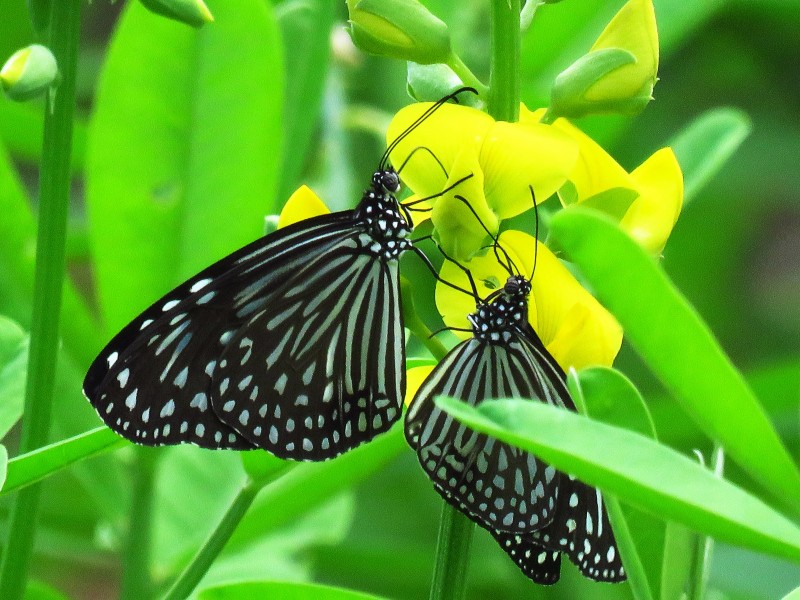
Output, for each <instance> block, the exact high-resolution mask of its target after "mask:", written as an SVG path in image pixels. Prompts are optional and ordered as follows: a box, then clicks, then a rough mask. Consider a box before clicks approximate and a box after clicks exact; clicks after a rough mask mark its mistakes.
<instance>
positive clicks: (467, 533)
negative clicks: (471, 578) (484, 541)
mask: <svg viewBox="0 0 800 600" xmlns="http://www.w3.org/2000/svg"><path fill="white" fill-rule="evenodd" d="M474 531H475V523H473V522H472V521H470V520H469V518H468V517H466V516H465V515H464V514H463V513H462V512H461V511H460V510H458V509H457V508H455V507H453V506H450V505H449V504H448V503H447V502H444V503H443V505H442V517H441V520H440V521H439V539H438V541H437V543H436V563H435V565H434V568H433V582H432V583H431V594H430V599H431V600H460V599H461V598H463V597H464V591H465V590H466V586H467V566H468V565H469V550H470V546H472V533H473V532H474Z"/></svg>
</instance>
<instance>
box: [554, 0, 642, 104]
mask: <svg viewBox="0 0 800 600" xmlns="http://www.w3.org/2000/svg"><path fill="white" fill-rule="evenodd" d="M657 73H658V30H657V29H656V18H655V12H654V10H653V3H652V0H630V1H629V2H628V3H627V4H626V5H625V6H623V7H622V9H620V11H619V12H618V13H617V14H616V15H615V16H614V18H613V19H612V20H611V22H610V23H609V24H608V26H607V27H606V28H605V29H604V30H603V33H601V34H600V37H599V38H597V41H596V42H595V43H594V45H593V46H592V48H591V50H590V51H589V53H588V54H586V55H585V56H582V57H581V58H579V59H578V60H577V61H575V62H574V63H573V64H572V65H570V66H569V67H568V68H567V69H566V70H564V71H563V72H562V73H561V74H559V76H558V77H557V78H556V81H555V84H554V85H553V92H552V103H551V112H552V113H553V115H555V116H563V117H569V118H576V117H581V116H584V115H587V114H591V113H599V112H615V113H622V114H636V113H638V112H640V111H641V110H642V109H644V107H645V106H647V103H648V102H650V100H651V99H652V93H653V86H655V83H656V81H657Z"/></svg>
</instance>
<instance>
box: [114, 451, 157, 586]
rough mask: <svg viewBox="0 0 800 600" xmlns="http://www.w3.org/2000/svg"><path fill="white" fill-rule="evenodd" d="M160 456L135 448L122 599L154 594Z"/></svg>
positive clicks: (154, 452)
mask: <svg viewBox="0 0 800 600" xmlns="http://www.w3.org/2000/svg"><path fill="white" fill-rule="evenodd" d="M158 456H159V453H158V450H154V449H152V448H136V460H135V462H134V465H133V469H134V475H133V494H132V500H131V502H132V504H131V512H130V515H129V517H128V533H127V539H126V543H127V546H126V548H125V554H124V556H123V566H124V571H123V573H122V586H121V591H120V600H146V599H147V598H150V597H152V593H153V589H152V579H151V576H150V573H151V570H150V548H151V541H152V535H153V523H152V512H153V510H152V509H153V488H154V485H153V484H154V477H155V464H156V459H157V457H158Z"/></svg>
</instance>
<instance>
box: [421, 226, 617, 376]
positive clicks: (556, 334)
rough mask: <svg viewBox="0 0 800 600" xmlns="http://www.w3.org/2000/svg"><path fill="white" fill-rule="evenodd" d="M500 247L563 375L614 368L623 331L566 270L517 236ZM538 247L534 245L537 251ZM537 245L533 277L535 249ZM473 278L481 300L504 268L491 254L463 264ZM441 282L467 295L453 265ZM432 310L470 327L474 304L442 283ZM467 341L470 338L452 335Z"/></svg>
mask: <svg viewBox="0 0 800 600" xmlns="http://www.w3.org/2000/svg"><path fill="white" fill-rule="evenodd" d="M499 243H500V245H501V246H502V247H503V248H504V249H505V251H506V252H507V253H508V254H509V256H510V257H511V260H512V261H513V265H514V266H515V268H516V269H518V270H519V273H520V274H521V275H524V276H525V277H527V278H529V279H530V281H531V294H530V297H529V301H528V320H529V321H530V323H531V326H532V327H533V329H534V330H535V331H536V333H537V334H538V335H539V337H540V338H541V340H542V343H543V344H544V345H545V347H546V348H547V350H548V351H549V352H550V354H552V355H553V357H554V358H555V359H556V361H558V363H559V364H560V365H561V366H562V367H563V368H564V370H567V369H569V368H570V367H574V368H576V369H581V368H584V367H588V366H590V365H606V366H609V365H611V364H612V363H613V361H614V358H615V357H616V355H617V353H618V352H619V349H620V346H621V345H622V328H621V327H620V325H619V324H618V323H617V321H616V320H615V319H614V317H612V316H611V314H610V313H609V312H608V311H606V310H605V309H604V308H603V307H602V306H601V305H600V303H599V302H597V300H595V299H594V297H592V295H591V294H589V292H587V291H586V290H585V289H584V288H583V287H582V286H581V285H580V283H578V281H577V280H576V279H575V278H574V277H573V276H572V274H571V273H570V272H569V270H568V269H567V268H566V267H565V266H564V265H563V264H562V263H561V261H560V260H558V258H556V256H555V255H554V254H553V253H552V252H551V251H550V250H549V249H548V248H547V247H546V246H545V245H544V244H542V243H541V242H538V241H537V240H535V238H533V237H532V236H530V235H528V234H526V233H522V232H520V231H513V230H509V231H505V232H503V233H502V234H501V235H500V238H499ZM535 245H536V246H535ZM537 246H538V250H537V255H536V270H535V272H533V260H534V248H535V247H537ZM466 266H467V267H468V268H469V270H470V271H471V272H472V275H473V277H474V279H475V282H476V284H477V287H478V294H479V295H480V296H481V297H482V298H485V297H486V296H488V295H489V294H491V293H492V292H493V291H494V290H496V289H498V288H499V287H502V286H503V284H504V283H505V281H506V278H507V277H508V272H507V271H506V269H505V268H504V267H503V266H502V265H501V264H500V263H498V261H497V259H496V258H495V256H494V254H493V253H491V252H490V253H488V254H486V255H485V256H480V257H476V258H474V259H473V260H471V261H469V263H467V264H466ZM440 276H441V277H442V279H445V280H446V281H450V282H452V283H454V284H456V285H458V286H460V287H462V288H464V289H466V290H469V289H470V285H469V280H468V279H467V276H466V275H465V274H464V272H463V271H462V270H461V269H460V268H458V267H457V266H456V265H454V264H452V263H450V262H447V261H445V263H444V264H443V266H442V270H441V272H440ZM436 306H437V307H438V308H439V312H440V313H441V315H442V318H443V320H444V322H445V324H446V325H447V326H449V327H460V328H469V324H468V321H467V315H468V314H469V313H471V312H474V310H475V301H474V299H473V298H472V297H471V296H470V295H467V294H464V293H461V292H459V291H458V290H454V289H452V288H450V287H448V286H446V285H443V284H441V283H439V284H437V286H436ZM456 333H457V335H460V336H463V337H465V338H466V337H469V335H470V334H468V333H460V332H456Z"/></svg>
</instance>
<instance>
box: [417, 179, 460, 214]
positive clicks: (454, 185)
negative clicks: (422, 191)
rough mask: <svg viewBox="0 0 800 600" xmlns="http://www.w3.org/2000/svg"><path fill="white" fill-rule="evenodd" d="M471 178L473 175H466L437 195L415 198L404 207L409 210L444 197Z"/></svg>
mask: <svg viewBox="0 0 800 600" xmlns="http://www.w3.org/2000/svg"><path fill="white" fill-rule="evenodd" d="M472 177H474V175H473V173H469V174H468V175H464V177H462V178H461V179H458V180H456V181H455V182H453V183H451V184H450V185H448V186H447V187H446V188H444V189H443V190H441V191H440V192H437V193H435V194H433V195H431V196H425V197H424V198H417V199H416V200H414V201H413V202H406V204H405V206H407V207H409V208H411V207H413V206H415V205H417V204H419V203H420V202H426V201H428V200H433V199H434V198H438V197H439V196H444V195H445V194H446V193H447V192H449V191H450V190H452V189H453V188H456V187H458V186H459V185H461V184H462V183H464V182H465V181H467V180H468V179H471V178H472ZM418 210H421V211H423V212H424V211H428V210H430V209H429V208H426V209H418Z"/></svg>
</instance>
